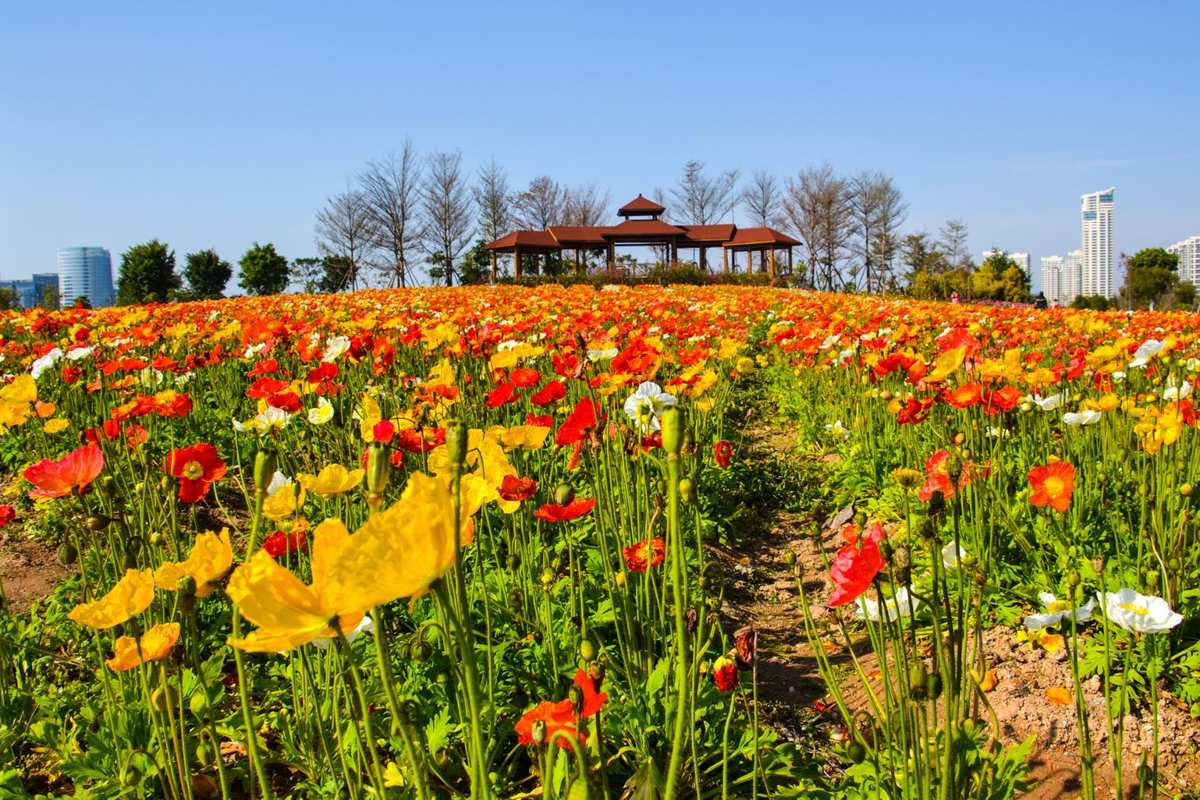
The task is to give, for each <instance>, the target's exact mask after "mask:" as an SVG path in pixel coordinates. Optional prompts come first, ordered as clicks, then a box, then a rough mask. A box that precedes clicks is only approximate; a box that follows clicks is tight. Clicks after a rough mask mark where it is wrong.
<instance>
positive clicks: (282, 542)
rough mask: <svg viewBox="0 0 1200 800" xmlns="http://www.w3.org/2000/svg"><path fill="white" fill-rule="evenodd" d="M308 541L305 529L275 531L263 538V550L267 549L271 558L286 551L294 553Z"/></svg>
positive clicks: (277, 556)
mask: <svg viewBox="0 0 1200 800" xmlns="http://www.w3.org/2000/svg"><path fill="white" fill-rule="evenodd" d="M306 541H307V538H306V537H305V535H304V531H303V530H298V531H291V532H287V531H275V532H274V533H272V534H271V535H270V536H268V537H267V538H266V539H264V540H263V550H266V551H267V553H269V554H270V556H271V558H279V557H280V556H281V555H283V554H284V553H294V552H296V551H297V550H299V549H300V548H302V547H304V544H305V542H306Z"/></svg>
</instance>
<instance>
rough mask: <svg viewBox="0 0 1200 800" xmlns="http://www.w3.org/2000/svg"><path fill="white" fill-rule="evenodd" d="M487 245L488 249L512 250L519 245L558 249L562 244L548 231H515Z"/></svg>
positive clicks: (533, 248) (532, 247)
mask: <svg viewBox="0 0 1200 800" xmlns="http://www.w3.org/2000/svg"><path fill="white" fill-rule="evenodd" d="M485 247H486V249H488V250H512V249H514V248H517V247H519V248H521V249H522V250H558V249H559V248H560V245H559V243H558V242H556V241H555V240H554V237H553V236H551V235H550V234H549V233H547V232H546V231H513V232H512V233H510V234H508V235H507V236H501V237H500V238H499V239H497V240H496V241H494V242H492V243H491V244H488V245H485Z"/></svg>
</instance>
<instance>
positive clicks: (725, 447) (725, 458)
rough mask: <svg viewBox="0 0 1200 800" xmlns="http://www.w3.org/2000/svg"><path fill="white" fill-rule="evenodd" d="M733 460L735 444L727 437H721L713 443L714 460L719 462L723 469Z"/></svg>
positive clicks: (718, 464)
mask: <svg viewBox="0 0 1200 800" xmlns="http://www.w3.org/2000/svg"><path fill="white" fill-rule="evenodd" d="M732 460H733V445H732V444H730V443H729V441H728V440H726V439H721V440H720V441H719V442H715V443H714V444H713V461H715V462H717V466H718V467H720V468H721V469H727V468H728V467H729V462H730V461H732Z"/></svg>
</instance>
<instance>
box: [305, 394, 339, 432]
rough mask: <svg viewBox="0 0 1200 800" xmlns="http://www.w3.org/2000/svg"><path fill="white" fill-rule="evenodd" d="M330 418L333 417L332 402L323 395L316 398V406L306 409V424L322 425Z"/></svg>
mask: <svg viewBox="0 0 1200 800" xmlns="http://www.w3.org/2000/svg"><path fill="white" fill-rule="evenodd" d="M331 419H333V403H331V402H329V400H328V399H327V398H324V397H319V398H317V405H316V408H310V409H309V410H308V424H310V425H324V424H325V423H326V422H329V420H331Z"/></svg>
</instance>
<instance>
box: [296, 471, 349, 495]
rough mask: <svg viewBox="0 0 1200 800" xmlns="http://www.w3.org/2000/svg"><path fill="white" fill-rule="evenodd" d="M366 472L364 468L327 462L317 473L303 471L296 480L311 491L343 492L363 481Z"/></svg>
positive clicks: (329, 493) (321, 492)
mask: <svg viewBox="0 0 1200 800" xmlns="http://www.w3.org/2000/svg"><path fill="white" fill-rule="evenodd" d="M365 474H366V471H365V470H362V469H346V468H345V467H343V466H342V465H341V464H327V465H326V466H324V467H321V471H320V472H318V473H317V474H316V475H309V474H308V473H305V472H302V473H300V474H299V475H297V476H296V480H298V481H299V482H300V485H301V486H303V487H304V488H305V489H307V490H308V491H310V492H313V493H314V494H319V495H323V496H324V495H331V494H341V493H342V492H348V491H350V490H351V489H353V488H354V487H355V486H358V485H359V484H360V483H362V479H363V476H364V475H365Z"/></svg>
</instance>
